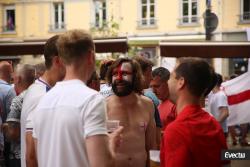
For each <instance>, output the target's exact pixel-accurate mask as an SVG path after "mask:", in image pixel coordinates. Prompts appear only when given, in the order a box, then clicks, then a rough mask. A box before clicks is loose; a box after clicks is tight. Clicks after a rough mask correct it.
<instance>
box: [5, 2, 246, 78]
mask: <svg viewBox="0 0 250 167" xmlns="http://www.w3.org/2000/svg"><path fill="white" fill-rule="evenodd" d="M206 2H207V1H206V0H168V1H166V0H0V42H8V41H20V42H22V41H40V40H45V39H47V38H49V37H50V36H52V35H54V34H57V33H62V32H65V31H66V30H70V29H75V28H79V29H88V30H90V31H91V32H92V33H93V34H94V36H96V37H114V36H115V37H127V38H128V43H129V45H130V46H131V48H134V49H135V50H139V51H140V53H141V54H143V55H144V56H146V57H148V58H151V59H152V60H154V61H155V62H157V63H158V65H164V66H167V67H168V68H171V66H172V65H173V64H174V62H175V59H174V58H163V57H161V53H160V50H159V41H205V38H206V36H205V28H204V15H205V14H204V13H205V11H206V8H207V4H206ZM208 2H211V10H212V13H214V14H215V15H216V16H217V19H218V22H217V23H218V24H217V23H216V19H214V20H213V25H215V26H216V25H217V26H216V29H215V30H214V31H213V32H212V39H211V40H212V41H247V40H248V39H247V32H249V28H250V0H210V1H209V0H208ZM167 56H168V55H167ZM182 56H185V53H183V55H182ZM169 57H171V55H169ZM239 57H240V55H239ZM244 61H245V60H244V59H240V58H239V59H221V58H216V59H212V60H211V61H210V62H211V63H212V64H213V65H214V67H215V69H216V71H217V72H219V73H222V74H223V75H226V76H227V75H230V74H231V73H234V72H237V70H239V72H241V71H242V72H243V71H244V70H245V69H243V67H241V65H242V63H243V64H244ZM236 66H237V67H236ZM239 66H240V67H239ZM243 66H244V65H243ZM237 68H239V69H237ZM235 70H236V71H235Z"/></svg>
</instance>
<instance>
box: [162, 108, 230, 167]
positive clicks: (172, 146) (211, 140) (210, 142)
mask: <svg viewBox="0 0 250 167" xmlns="http://www.w3.org/2000/svg"><path fill="white" fill-rule="evenodd" d="M222 149H227V145H226V140H225V137H224V135H223V132H222V129H221V127H220V125H219V124H218V122H217V121H216V120H215V119H214V118H213V117H211V116H210V115H209V114H208V113H206V112H205V111H203V110H202V109H201V108H200V107H199V106H197V105H190V106H186V107H185V108H184V109H183V111H182V112H181V113H180V114H179V115H178V116H177V118H176V120H175V121H174V122H173V123H172V124H170V125H169V126H168V127H167V128H166V130H165V133H164V139H163V141H162V151H161V160H162V161H163V162H161V163H162V165H161V166H162V167H166V166H178V167H184V166H185V167H189V166H190V167H200V166H203V167H206V166H207V167H210V166H213V167H217V166H218V167H219V166H222V164H223V162H222V161H221V160H220V153H221V150H222Z"/></svg>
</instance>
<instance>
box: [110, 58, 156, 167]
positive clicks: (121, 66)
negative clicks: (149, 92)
mask: <svg viewBox="0 0 250 167" xmlns="http://www.w3.org/2000/svg"><path fill="white" fill-rule="evenodd" d="M107 79H108V82H109V83H110V84H111V85H112V89H113V91H114V93H115V95H112V96H110V97H109V98H107V109H108V120H119V121H120V125H122V126H123V127H124V130H123V137H122V143H121V145H120V147H119V148H118V149H117V152H116V157H115V163H116V167H145V166H149V150H150V149H153V148H154V147H155V144H156V143H155V142H156V141H155V138H154V137H152V136H155V129H156V127H155V122H154V119H153V111H154V106H153V103H152V101H151V100H150V99H148V98H147V97H144V96H142V95H141V91H142V82H141V81H142V74H141V69H140V67H139V65H138V64H137V63H136V62H135V61H134V60H130V59H125V58H122V59H118V60H117V61H115V62H114V63H113V65H112V66H111V67H110V69H109V71H108V74H107Z"/></svg>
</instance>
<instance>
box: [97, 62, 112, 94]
mask: <svg viewBox="0 0 250 167" xmlns="http://www.w3.org/2000/svg"><path fill="white" fill-rule="evenodd" d="M113 62H114V61H113V60H104V61H102V62H101V67H100V94H101V95H103V96H104V97H109V96H111V95H113V94H114V93H113V91H112V88H111V86H110V85H109V84H108V83H107V80H106V75H107V72H108V69H109V67H110V66H111V65H112V63H113Z"/></svg>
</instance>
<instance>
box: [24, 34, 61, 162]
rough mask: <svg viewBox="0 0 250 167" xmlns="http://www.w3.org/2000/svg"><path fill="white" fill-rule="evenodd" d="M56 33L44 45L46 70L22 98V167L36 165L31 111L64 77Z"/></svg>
mask: <svg viewBox="0 0 250 167" xmlns="http://www.w3.org/2000/svg"><path fill="white" fill-rule="evenodd" d="M58 37H59V36H58V35H55V36H53V37H51V38H50V39H48V40H47V42H46V44H45V46H44V58H45V65H46V70H45V72H44V74H43V75H42V76H41V77H40V78H38V79H37V80H36V81H35V82H34V83H33V84H32V85H31V86H30V87H29V88H28V90H27V92H26V95H25V97H24V100H23V107H22V112H21V163H22V167H26V162H27V166H33V165H36V159H35V157H34V152H35V150H34V149H35V148H34V141H33V139H32V131H33V123H32V121H31V119H32V115H33V112H34V110H35V108H36V106H37V104H38V103H39V101H40V99H41V98H42V96H43V95H45V94H46V93H47V92H48V91H49V90H50V88H51V87H53V86H54V85H55V83H56V82H57V81H60V80H62V79H63V78H64V75H65V67H64V65H63V63H62V61H61V59H60V58H59V56H58V51H57V46H56V42H57V40H58Z"/></svg>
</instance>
